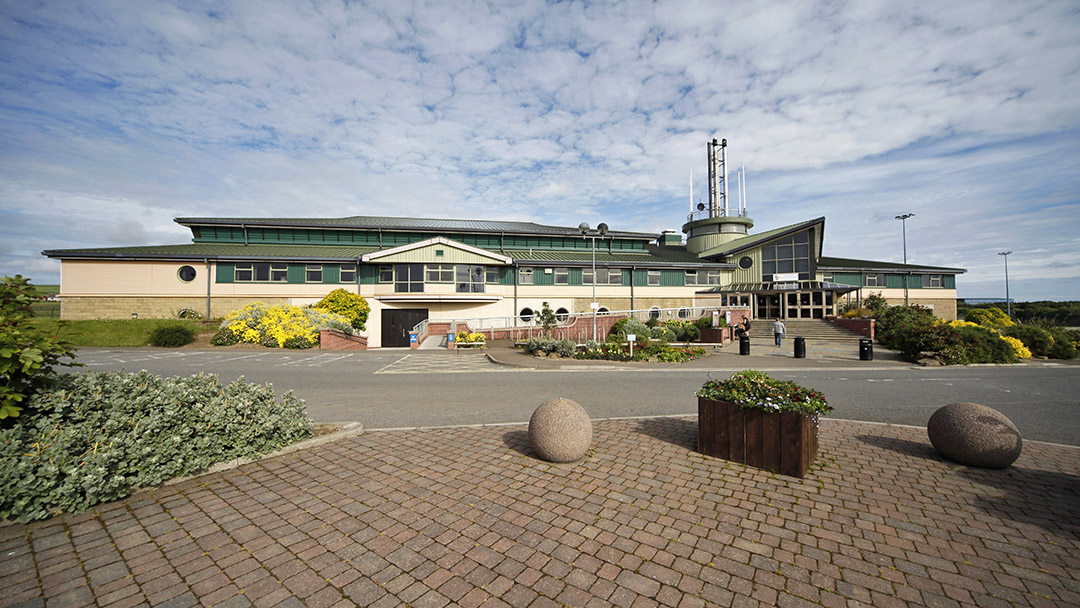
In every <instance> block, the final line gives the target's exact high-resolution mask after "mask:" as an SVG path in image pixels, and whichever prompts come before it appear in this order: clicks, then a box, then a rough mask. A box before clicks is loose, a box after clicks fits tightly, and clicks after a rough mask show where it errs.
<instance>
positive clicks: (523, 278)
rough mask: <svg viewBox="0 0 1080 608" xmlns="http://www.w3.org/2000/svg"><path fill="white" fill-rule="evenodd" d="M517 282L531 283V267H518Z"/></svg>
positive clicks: (522, 283)
mask: <svg viewBox="0 0 1080 608" xmlns="http://www.w3.org/2000/svg"><path fill="white" fill-rule="evenodd" d="M518 283H519V284H521V285H532V284H533V269H532V268H519V269H518Z"/></svg>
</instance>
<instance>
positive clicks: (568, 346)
mask: <svg viewBox="0 0 1080 608" xmlns="http://www.w3.org/2000/svg"><path fill="white" fill-rule="evenodd" d="M523 347H524V348H525V352H527V353H529V354H530V355H535V354H537V353H546V354H549V355H550V354H551V353H555V354H557V355H559V356H560V357H567V358H570V357H573V356H574V353H575V352H577V345H576V344H574V341H573V340H556V339H555V338H529V339H528V340H526V341H525V343H524V344H523Z"/></svg>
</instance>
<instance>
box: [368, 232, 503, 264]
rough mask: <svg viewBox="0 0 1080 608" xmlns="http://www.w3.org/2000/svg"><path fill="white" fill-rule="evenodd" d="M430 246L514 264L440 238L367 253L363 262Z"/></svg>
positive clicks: (492, 254)
mask: <svg viewBox="0 0 1080 608" xmlns="http://www.w3.org/2000/svg"><path fill="white" fill-rule="evenodd" d="M432 245H445V246H447V247H452V248H454V249H458V250H461V251H466V252H468V253H471V254H473V255H478V256H481V257H485V258H489V259H492V260H495V261H497V262H501V263H503V264H513V263H514V259H513V258H511V257H510V256H506V255H502V254H500V253H495V252H494V251H489V250H487V249H481V248H480V247H473V246H472V245H466V244H465V243H459V242H457V241H452V240H450V239H447V238H443V237H441V236H438V237H435V238H433V239H427V240H423V241H418V242H416V243H409V244H408V245H401V246H400V247H392V248H390V249H383V250H382V251H377V252H372V253H368V254H365V255H364V257H363V261H365V262H371V261H374V260H378V259H381V258H385V257H388V256H393V255H397V254H399V253H405V252H406V251H412V250H414V249H422V248H424V247H431V246H432Z"/></svg>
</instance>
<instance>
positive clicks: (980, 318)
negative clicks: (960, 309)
mask: <svg viewBox="0 0 1080 608" xmlns="http://www.w3.org/2000/svg"><path fill="white" fill-rule="evenodd" d="M964 320H965V321H968V322H970V323H975V324H977V325H982V326H983V327H995V328H1005V327H1012V326H1013V325H1016V323H1013V320H1012V319H1010V318H1009V316H1008V315H1006V314H1005V311H1003V310H1001V309H1000V308H973V309H971V310H969V311H967V312H966V313H965V314H964Z"/></svg>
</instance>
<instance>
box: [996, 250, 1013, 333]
mask: <svg viewBox="0 0 1080 608" xmlns="http://www.w3.org/2000/svg"><path fill="white" fill-rule="evenodd" d="M1010 253H1012V252H1011V251H1001V252H998V255H1000V256H1004V257H1005V310H1006V311H1007V314H1008V315H1009V318H1010V319H1011V318H1012V300H1010V299H1009V254H1010ZM999 310H1000V309H999Z"/></svg>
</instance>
